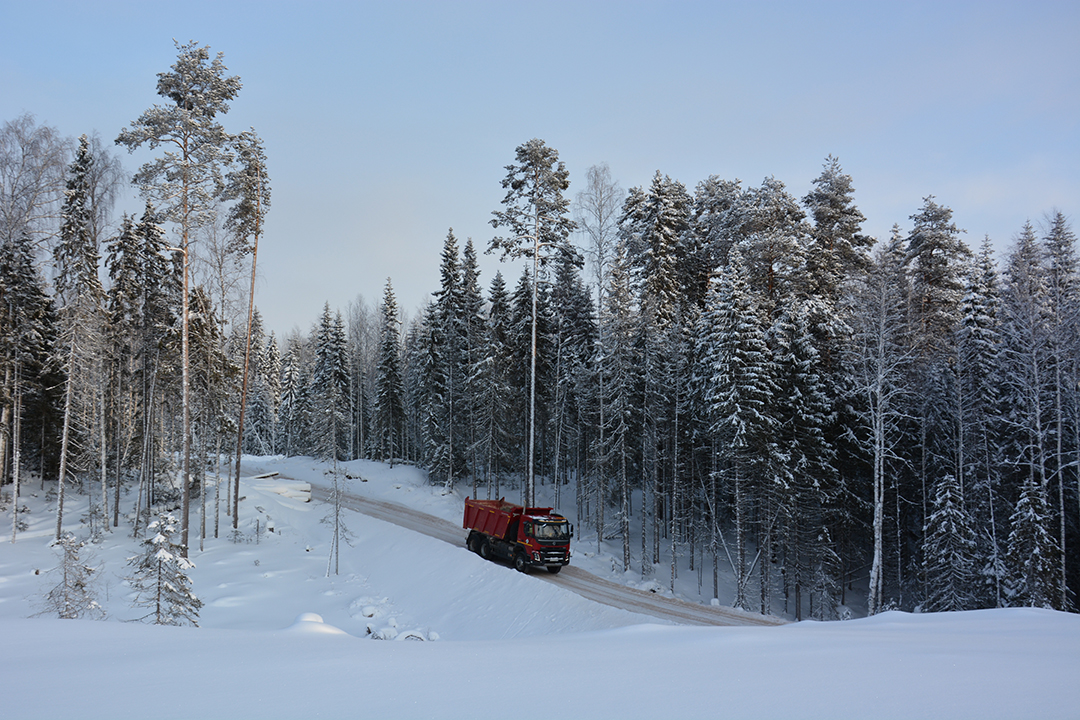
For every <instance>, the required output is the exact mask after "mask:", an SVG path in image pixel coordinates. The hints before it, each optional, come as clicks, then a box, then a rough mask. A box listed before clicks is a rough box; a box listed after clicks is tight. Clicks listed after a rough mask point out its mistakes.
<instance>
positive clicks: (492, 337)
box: [472, 272, 511, 500]
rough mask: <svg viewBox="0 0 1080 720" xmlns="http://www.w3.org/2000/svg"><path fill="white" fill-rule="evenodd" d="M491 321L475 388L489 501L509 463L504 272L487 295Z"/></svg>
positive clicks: (476, 369)
mask: <svg viewBox="0 0 1080 720" xmlns="http://www.w3.org/2000/svg"><path fill="white" fill-rule="evenodd" d="M488 303H489V310H488V317H487V321H486V328H485V332H484V338H485V340H486V343H485V345H484V348H483V353H482V354H481V356H480V357H479V359H478V360H477V362H476V363H475V364H474V366H473V370H472V383H473V386H474V387H475V388H476V396H475V403H476V405H475V407H476V419H477V420H478V421H479V422H480V423H481V426H480V427H479V428H478V431H477V441H476V454H477V457H478V462H479V465H480V470H479V471H478V474H482V476H483V478H484V484H485V485H487V491H488V499H489V500H490V499H492V497H499V490H500V482H501V479H502V477H503V476H504V474H505V473H507V472H509V471H510V469H511V462H510V435H511V430H510V424H511V414H510V408H509V404H510V397H511V390H510V380H509V377H510V362H509V360H508V357H507V353H508V351H509V350H508V332H509V330H508V324H509V314H510V308H509V298H508V296H507V292H506V282H505V281H504V280H503V276H502V273H501V272H496V273H495V277H494V278H492V280H491V287H490V290H489V292H488Z"/></svg>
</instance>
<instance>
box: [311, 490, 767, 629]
mask: <svg viewBox="0 0 1080 720" xmlns="http://www.w3.org/2000/svg"><path fill="white" fill-rule="evenodd" d="M311 497H312V499H314V500H319V501H322V502H326V501H327V500H329V498H330V491H329V490H327V489H325V488H321V487H317V486H314V485H313V486H312V487H311ZM342 505H343V506H344V507H346V508H348V509H350V510H355V511H356V512H359V513H363V514H364V515H368V516H370V517H373V518H376V519H378V520H383V521H384V522H388V523H391V524H394V525H398V526H400V527H403V528H406V529H408V530H412V531H414V532H418V533H421V534H423V535H427V536H428V537H432V538H435V539H436V540H442V541H443V542H447V543H450V544H451V545H456V546H460V547H464V546H465V535H466V533H465V529H464V528H462V527H461V526H460V525H458V524H457V523H453V522H450V521H449V520H444V519H443V518H439V517H435V516H434V515H429V514H427V513H425V512H421V511H419V510H415V509H413V508H410V507H407V506H405V505H399V504H398V503H394V502H389V501H386V500H373V499H371V498H366V497H363V496H361V495H356V494H353V493H344V494H343V495H342ZM530 577H533V578H536V579H537V580H542V581H544V582H549V583H552V584H554V585H558V586H559V587H563V588H565V589H567V590H570V591H571V592H574V593H577V594H578V595H580V596H582V597H584V598H586V599H588V600H592V601H594V602H598V603H603V604H604V605H610V606H611V607H616V608H620V609H622V610H629V611H631V612H636V613H643V614H646V615H652V616H653V617H658V618H662V619H664V620H668V621H670V622H673V623H678V624H681V625H720V626H762V625H765V626H768V625H783V624H785V623H786V621H785V620H782V619H780V618H775V617H770V616H767V615H758V614H755V613H749V612H742V611H739V610H736V609H734V608H728V607H722V606H716V605H700V604H698V603H690V602H685V601H683V600H678V599H675V598H671V597H667V596H665V595H658V594H656V593H652V592H648V591H645V590H638V589H637V588H632V587H627V586H625V585H619V584H618V583H614V582H611V581H610V580H605V579H604V578H602V577H599V576H597V575H593V574H592V573H590V572H588V571H586V570H582V569H581V568H579V567H576V566H574V565H567V566H566V567H564V568H563V569H562V572H560V573H559V574H558V575H552V574H550V573H548V572H544V571H540V572H533V573H530Z"/></svg>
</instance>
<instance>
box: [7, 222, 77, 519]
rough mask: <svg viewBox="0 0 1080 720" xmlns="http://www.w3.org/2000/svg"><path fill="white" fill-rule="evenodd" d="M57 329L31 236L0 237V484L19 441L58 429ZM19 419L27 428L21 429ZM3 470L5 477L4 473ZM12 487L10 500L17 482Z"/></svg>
mask: <svg viewBox="0 0 1080 720" xmlns="http://www.w3.org/2000/svg"><path fill="white" fill-rule="evenodd" d="M58 334H59V328H58V318H57V315H56V310H55V308H54V306H53V301H52V298H51V297H50V296H49V293H48V291H47V289H46V285H45V281H44V280H43V279H42V278H41V275H40V273H39V272H38V271H37V268H36V267H35V265H34V250H33V247H32V246H31V242H30V236H29V235H23V236H22V238H20V239H16V240H10V241H8V240H5V241H2V242H0V485H2V484H4V480H5V479H10V480H12V481H15V480H16V479H17V477H16V476H17V474H18V472H19V469H20V467H21V462H22V451H23V450H24V448H23V447H20V442H19V441H20V440H23V439H24V438H26V439H29V438H31V437H46V438H47V437H53V436H55V435H57V434H59V433H58V428H56V427H55V418H56V417H57V415H58V413H57V412H56V407H57V406H58V405H59V397H58V395H59V393H58V388H62V387H63V382H62V380H61V379H60V378H58V377H56V373H57V369H58V368H57V364H56V362H55V356H56V346H57V342H58ZM20 409H21V410H22V412H20ZM24 424H25V425H26V426H27V430H28V431H29V432H26V433H23V432H22V428H23V425H24ZM9 443H10V444H9ZM25 444H26V446H27V447H26V448H25V449H26V450H31V447H32V446H31V445H30V444H29V442H26V443H25ZM33 447H34V449H35V450H36V452H37V453H41V454H45V453H47V452H48V451H49V449H48V447H38V444H37V443H35V444H34V446H33ZM39 460H41V461H43V462H44V457H39ZM6 470H10V472H11V473H12V475H11V476H10V477H7V478H5V475H4V473H5V471H6ZM13 492H14V494H13V497H12V500H13V501H14V500H15V499H17V497H18V486H17V485H16V487H15V488H14V491H13ZM13 507H17V503H13ZM12 523H13V524H12V539H13V540H14V538H15V534H16V531H17V530H18V528H19V525H18V523H17V522H16V519H15V518H14V517H13V519H12Z"/></svg>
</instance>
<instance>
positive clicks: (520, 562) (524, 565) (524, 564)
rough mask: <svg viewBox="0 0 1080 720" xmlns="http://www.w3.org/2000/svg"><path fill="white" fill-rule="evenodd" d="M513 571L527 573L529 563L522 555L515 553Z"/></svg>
mask: <svg viewBox="0 0 1080 720" xmlns="http://www.w3.org/2000/svg"><path fill="white" fill-rule="evenodd" d="M514 569H515V570H517V571H518V572H519V573H523V572H528V571H529V561H528V560H526V559H525V554H524V553H517V554H516V555H514Z"/></svg>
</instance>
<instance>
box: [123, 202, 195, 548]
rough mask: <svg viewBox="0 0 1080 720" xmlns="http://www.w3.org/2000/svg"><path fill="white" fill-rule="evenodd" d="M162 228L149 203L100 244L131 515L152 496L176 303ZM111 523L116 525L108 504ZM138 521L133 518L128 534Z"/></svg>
mask: <svg viewBox="0 0 1080 720" xmlns="http://www.w3.org/2000/svg"><path fill="white" fill-rule="evenodd" d="M166 252H167V244H166V242H165V238H164V231H163V230H162V228H161V226H160V225H158V223H157V219H156V217H155V213H154V210H153V208H152V206H151V205H150V203H149V202H148V203H147V204H146V208H145V210H144V211H143V215H142V217H141V218H140V219H139V221H138V222H135V221H134V220H129V221H126V222H124V223H123V224H122V225H121V230H120V233H119V234H118V235H117V236H116V237H114V238H113V239H111V240H110V241H109V243H108V252H107V255H106V258H105V266H106V267H107V268H108V269H109V278H110V280H111V284H110V287H109V292H108V302H107V307H108V313H109V327H110V332H111V335H110V341H111V342H110V344H111V346H112V359H113V362H114V363H115V365H116V371H115V372H114V377H115V378H116V396H117V398H118V399H117V406H118V409H119V408H124V407H126V408H127V410H126V411H122V410H120V413H121V414H122V415H126V416H127V417H126V422H127V423H128V424H129V427H130V437H129V439H128V440H127V442H126V443H124V445H127V444H130V445H131V446H132V448H131V450H130V453H129V456H130V460H129V461H128V462H129V463H130V466H131V468H130V469H132V470H134V471H135V472H136V473H137V475H138V482H139V491H138V495H137V499H136V508H135V512H136V517H137V518H142V515H143V512H144V510H147V509H148V508H149V507H150V506H151V505H153V503H154V502H155V500H156V488H155V478H156V475H157V473H156V468H158V467H159V466H160V463H159V458H158V454H159V452H161V450H162V447H161V446H162V443H161V442H160V436H159V434H158V433H159V426H160V423H158V422H155V418H156V417H157V416H158V414H159V413H160V412H161V406H162V404H163V403H162V402H161V400H162V398H164V396H165V390H164V388H165V387H166V386H167V385H168V379H169V378H171V375H172V373H171V368H173V367H174V366H175V365H176V364H177V363H175V362H174V352H173V350H174V343H170V342H168V341H167V338H168V337H169V333H170V330H171V328H172V326H173V325H174V319H175V317H176V312H178V310H179V308H178V307H174V306H173V304H172V302H171V296H172V293H171V288H173V287H174V286H175V284H176V283H175V280H176V278H175V277H174V275H173V267H172V266H171V265H170V262H169V258H168V257H167V256H166V254H165V253H166ZM113 513H114V514H113V525H114V526H116V525H117V524H118V520H119V518H118V514H117V513H118V510H117V505H116V504H115V503H114V507H113ZM139 522H140V521H139V520H136V534H137V532H138V526H139Z"/></svg>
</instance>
